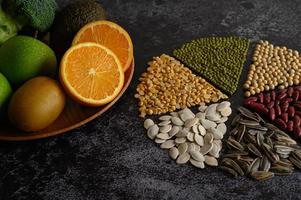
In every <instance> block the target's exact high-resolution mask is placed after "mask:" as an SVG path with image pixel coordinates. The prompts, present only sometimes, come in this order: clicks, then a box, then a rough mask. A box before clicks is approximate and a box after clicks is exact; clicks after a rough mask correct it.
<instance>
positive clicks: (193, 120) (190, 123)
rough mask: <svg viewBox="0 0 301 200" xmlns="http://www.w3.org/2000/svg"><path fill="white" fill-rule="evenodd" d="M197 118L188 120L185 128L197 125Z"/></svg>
mask: <svg viewBox="0 0 301 200" xmlns="http://www.w3.org/2000/svg"><path fill="white" fill-rule="evenodd" d="M199 120H200V119H199V118H193V119H189V120H187V121H186V122H185V128H191V127H193V126H194V125H196V124H197V123H199Z"/></svg>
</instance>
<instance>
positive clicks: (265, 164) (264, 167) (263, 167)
mask: <svg viewBox="0 0 301 200" xmlns="http://www.w3.org/2000/svg"><path fill="white" fill-rule="evenodd" d="M270 168H271V162H270V161H269V159H268V158H267V157H266V156H263V157H262V158H261V160H260V166H259V170H260V171H266V172H268V171H269V170H270Z"/></svg>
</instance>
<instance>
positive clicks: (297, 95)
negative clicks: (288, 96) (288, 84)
mask: <svg viewBox="0 0 301 200" xmlns="http://www.w3.org/2000/svg"><path fill="white" fill-rule="evenodd" d="M299 97H300V92H299V91H297V90H296V91H294V93H293V100H294V101H298V100H299Z"/></svg>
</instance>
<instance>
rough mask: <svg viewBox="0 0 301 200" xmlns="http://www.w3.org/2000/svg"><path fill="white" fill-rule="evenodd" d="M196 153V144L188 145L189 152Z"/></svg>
mask: <svg viewBox="0 0 301 200" xmlns="http://www.w3.org/2000/svg"><path fill="white" fill-rule="evenodd" d="M191 151H195V144H193V143H188V149H187V152H191Z"/></svg>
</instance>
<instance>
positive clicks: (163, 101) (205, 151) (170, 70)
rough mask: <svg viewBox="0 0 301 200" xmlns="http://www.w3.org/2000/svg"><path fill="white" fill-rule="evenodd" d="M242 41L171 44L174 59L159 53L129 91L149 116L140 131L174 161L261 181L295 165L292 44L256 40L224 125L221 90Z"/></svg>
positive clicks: (241, 58) (300, 91)
mask: <svg viewBox="0 0 301 200" xmlns="http://www.w3.org/2000/svg"><path fill="white" fill-rule="evenodd" d="M248 48H249V40H247V39H243V38H238V37H209V38H201V39H198V40H193V41H192V42H189V43H187V44H184V45H183V46H182V47H181V48H180V49H177V50H174V52H173V54H174V56H175V57H176V58H173V57H171V56H168V55H166V54H163V55H161V56H159V57H154V58H153V60H152V61H151V62H149V67H148V68H147V71H146V72H145V73H143V74H142V76H141V77H140V79H139V80H140V83H139V85H138V86H137V93H136V94H135V98H137V99H138V100H139V103H138V105H139V111H140V116H141V117H146V116H152V115H156V116H154V117H151V118H148V119H146V120H145V121H144V128H145V129H146V136H147V137H148V138H149V139H151V140H153V141H154V142H155V143H156V144H158V145H159V146H160V148H161V149H163V150H166V151H167V153H168V154H169V156H170V157H171V159H173V160H175V162H176V163H177V164H185V163H188V162H189V163H190V164H191V165H192V166H194V167H196V168H201V169H203V168H205V166H211V167H216V166H219V169H221V170H223V171H225V172H227V173H228V174H231V175H232V176H233V177H238V176H243V175H245V176H248V177H252V178H254V179H256V180H261V181H263V180H267V179H270V178H272V177H274V176H277V175H279V176H283V175H290V174H292V173H293V171H294V169H301V146H300V145H299V139H300V138H301V86H300V85H299V84H300V83H301V80H300V76H301V57H299V53H298V52H297V51H293V50H291V49H288V48H287V47H278V46H274V45H272V44H270V43H268V42H267V41H259V43H258V44H257V45H256V48H255V51H254V54H253V63H252V64H251V65H250V66H249V73H248V76H247V80H246V81H245V84H244V85H243V86H242V89H244V90H245V94H244V95H245V97H246V99H245V100H244V102H243V106H245V107H240V108H238V114H235V116H234V120H233V121H232V123H231V125H229V126H230V127H227V124H229V123H227V121H228V118H229V117H230V116H231V115H232V109H231V102H230V101H229V100H226V99H228V96H227V95H225V94H231V95H232V94H234V92H235V91H236V89H237V86H238V82H239V80H240V78H241V72H242V69H243V66H244V62H245V61H246V59H247V58H246V56H247V54H248V50H249V49H248ZM177 59H179V60H177ZM181 62H183V63H181ZM245 67H247V66H245ZM189 68H190V69H191V70H190V69H189ZM194 73H196V74H194ZM207 81H208V82H207ZM224 93H225V94H224ZM196 106H198V111H197V112H193V111H194V110H197V109H196V108H193V107H196ZM190 108H191V109H190ZM247 108H248V109H250V110H248V109H247ZM227 130H231V131H229V133H228V134H229V136H227ZM223 143H224V144H226V145H224V146H225V147H226V148H225V151H222V149H223V145H222V144H223ZM221 152H224V154H223V155H222V153H221ZM220 154H221V155H220Z"/></svg>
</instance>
